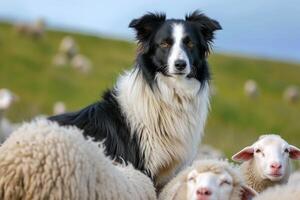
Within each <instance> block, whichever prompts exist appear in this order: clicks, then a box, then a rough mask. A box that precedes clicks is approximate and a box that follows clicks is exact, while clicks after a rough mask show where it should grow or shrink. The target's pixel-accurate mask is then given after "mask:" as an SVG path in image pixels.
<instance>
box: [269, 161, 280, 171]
mask: <svg viewBox="0 0 300 200" xmlns="http://www.w3.org/2000/svg"><path fill="white" fill-rule="evenodd" d="M281 168H282V165H281V164H280V163H279V162H274V163H272V164H271V169H274V170H279V169H281Z"/></svg>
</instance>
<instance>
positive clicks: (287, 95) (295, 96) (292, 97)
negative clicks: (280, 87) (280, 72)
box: [283, 86, 300, 103]
mask: <svg viewBox="0 0 300 200" xmlns="http://www.w3.org/2000/svg"><path fill="white" fill-rule="evenodd" d="M283 98H284V100H286V101H287V102H289V103H296V102H298V101H299V99H300V92H299V88H298V87H296V86H289V87H288V88H286V90H285V91H284V94H283Z"/></svg>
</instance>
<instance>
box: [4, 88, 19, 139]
mask: <svg viewBox="0 0 300 200" xmlns="http://www.w3.org/2000/svg"><path fill="white" fill-rule="evenodd" d="M16 100H17V96H16V95H15V94H13V93H12V92H11V91H10V90H8V89H5V88H3V89H0V143H2V142H4V141H5V139H6V138H7V137H8V136H9V134H10V133H11V132H12V131H13V130H14V129H15V128H16V125H14V124H12V123H10V122H9V121H8V120H7V119H6V118H5V117H4V115H5V112H6V110H8V109H9V107H10V106H11V105H12V103H13V102H15V101H16Z"/></svg>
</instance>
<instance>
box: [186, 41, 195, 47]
mask: <svg viewBox="0 0 300 200" xmlns="http://www.w3.org/2000/svg"><path fill="white" fill-rule="evenodd" d="M186 45H187V46H188V48H190V49H192V48H193V47H194V43H193V42H192V41H191V40H190V41H188V43H187V44H186Z"/></svg>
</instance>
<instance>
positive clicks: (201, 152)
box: [195, 144, 226, 160]
mask: <svg viewBox="0 0 300 200" xmlns="http://www.w3.org/2000/svg"><path fill="white" fill-rule="evenodd" d="M208 158H210V159H212V158H213V159H224V158H226V157H225V154H224V153H223V152H222V151H220V150H219V149H216V148H215V147H212V146H210V145H207V144H201V145H200V147H199V149H198V153H197V156H196V159H195V160H200V159H208Z"/></svg>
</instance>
